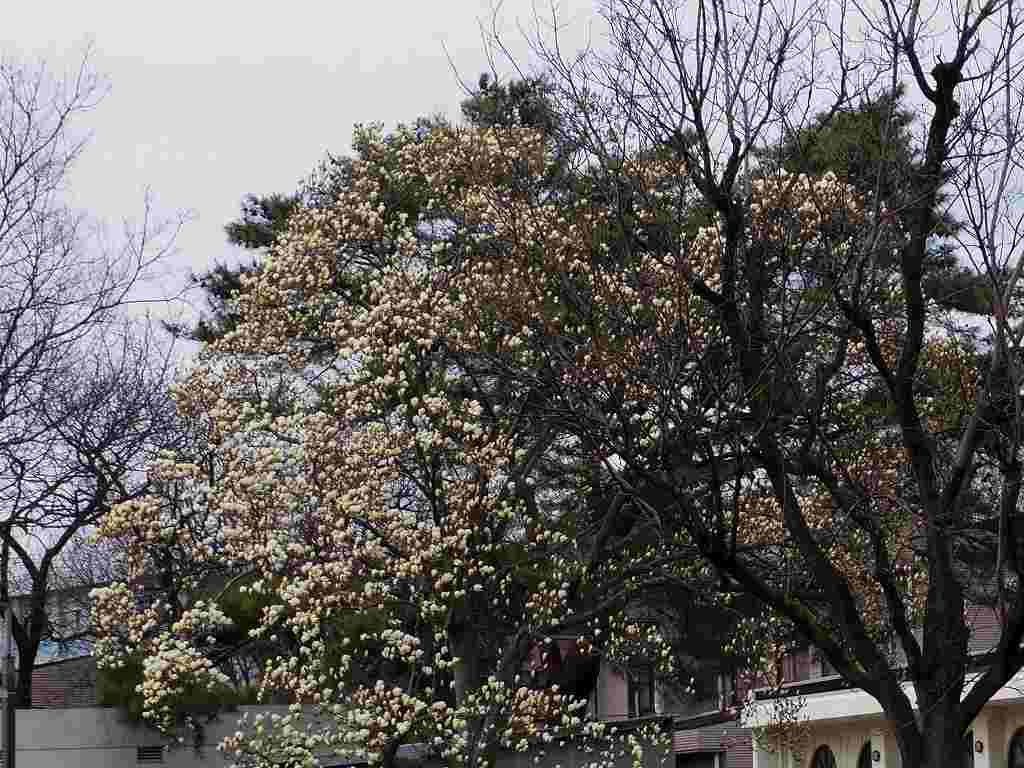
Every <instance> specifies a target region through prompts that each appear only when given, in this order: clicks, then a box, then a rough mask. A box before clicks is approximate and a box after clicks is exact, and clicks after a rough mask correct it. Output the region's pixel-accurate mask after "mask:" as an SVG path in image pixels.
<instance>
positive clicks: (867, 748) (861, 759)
mask: <svg viewBox="0 0 1024 768" xmlns="http://www.w3.org/2000/svg"><path fill="white" fill-rule="evenodd" d="M857 768H871V742H870V741H865V742H864V746H863V747H861V748H860V755H859V756H858V757H857Z"/></svg>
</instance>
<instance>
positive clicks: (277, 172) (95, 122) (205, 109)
mask: <svg viewBox="0 0 1024 768" xmlns="http://www.w3.org/2000/svg"><path fill="white" fill-rule="evenodd" d="M535 6H536V9H537V11H538V12H540V13H541V14H545V15H546V17H547V18H550V15H551V5H550V3H549V2H548V1H547V0H536V3H533V2H531V0H506V1H505V2H504V3H503V4H502V5H501V7H500V8H499V10H498V18H499V19H500V25H501V29H502V30H503V36H504V38H505V39H506V41H507V42H508V43H510V44H511V45H512V47H514V49H515V50H516V51H517V56H519V57H520V58H521V60H522V61H523V62H526V63H529V54H528V48H527V46H526V44H525V42H524V39H523V35H522V33H521V32H520V31H518V30H517V24H518V25H522V26H523V27H524V28H529V29H533V18H534V7H535ZM492 7H493V6H492V3H490V2H488V0H319V1H318V0H290V2H281V0H277V1H275V2H267V1H265V0H255V1H253V0H250V1H249V2H244V3H243V2H238V1H237V0H206V1H205V2H198V1H197V0H180V1H179V2H177V3H166V2H165V3H156V2H138V0H136V1H135V2H128V1H127V0H88V1H83V0H35V1H34V2H27V3H16V4H11V6H10V7H8V8H5V13H4V25H3V29H2V30H0V51H2V52H3V54H4V55H6V56H12V57H15V58H17V59H21V60H27V61H34V60H38V59H45V61H46V62H47V65H48V67H49V68H50V69H51V70H52V71H55V72H60V73H63V72H64V71H66V70H67V69H69V68H73V67H75V66H76V64H77V62H78V61H79V60H80V58H81V54H82V51H83V50H84V49H85V47H86V45H87V44H89V43H91V44H92V48H93V57H92V61H93V64H94V68H95V69H96V70H97V71H98V72H99V73H101V74H103V75H104V76H105V77H106V78H107V79H108V81H109V85H110V92H109V94H108V95H107V96H106V98H105V99H104V100H103V102H102V103H101V104H100V106H99V107H98V108H97V109H96V110H95V111H93V112H92V113H90V114H88V115H86V116H85V117H84V118H83V120H82V121H80V123H79V128H81V129H83V130H87V131H89V132H91V134H92V139H91V142H90V145H89V147H88V149H87V150H86V153H85V155H84V156H83V157H82V159H81V160H80V161H79V163H78V164H77V166H76V167H75V169H74V171H73V172H72V176H71V189H70V194H71V200H72V202H73V204H75V205H76V206H79V207H81V208H83V209H86V210H88V211H89V212H90V213H92V214H93V215H95V216H96V217H98V218H99V219H101V220H103V221H105V222H107V223H108V224H111V225H118V224H119V222H121V221H122V220H124V219H125V218H126V217H131V216H137V215H138V214H139V213H140V211H141V208H142V199H143V196H144V194H145V191H146V190H147V189H149V190H150V191H151V192H152V194H153V196H154V199H155V203H156V208H157V212H158V213H160V214H163V215H164V216H165V217H166V216H173V215H174V214H176V213H178V212H182V211H191V212H192V214H193V219H192V221H191V222H190V223H189V224H187V225H186V227H185V229H184V230H183V231H182V233H181V235H180V237H179V239H178V253H177V256H176V257H175V261H174V263H173V265H172V266H173V269H174V271H175V274H176V275H179V276H180V280H177V282H178V284H179V285H180V283H181V282H183V281H184V276H185V275H186V274H187V273H188V271H189V270H190V269H193V270H202V269H203V268H205V267H206V266H208V265H210V264H212V263H213V262H214V261H215V260H218V259H219V260H225V259H228V260H230V259H231V258H232V252H231V250H230V249H229V248H228V247H227V245H226V244H225V241H224V235H223V226H224V224H225V223H226V222H227V221H229V220H230V219H232V218H233V217H235V216H236V215H237V212H238V204H239V202H240V200H241V198H242V197H243V196H244V195H245V194H247V193H250V192H254V193H270V192H291V191H293V190H294V189H295V188H296V186H297V183H298V181H299V180H300V179H302V178H304V177H305V176H306V175H307V174H308V173H309V172H310V171H311V170H312V169H313V167H314V166H315V165H316V163H317V162H318V161H319V160H320V159H321V158H323V157H324V154H325V152H327V151H328V150H330V151H331V152H332V153H335V154H343V153H346V152H347V151H348V149H349V145H350V140H351V128H352V124H353V123H356V122H375V121H380V122H383V123H384V124H385V125H386V126H391V125H394V124H395V123H397V122H399V121H410V120H413V119H415V118H416V117H418V116H420V115H424V114H429V113H436V112H443V113H445V114H447V115H449V116H450V117H453V118H455V117H457V115H458V105H459V102H460V100H461V99H462V98H463V93H462V91H461V89H460V86H459V84H458V81H457V79H456V76H455V74H454V73H453V71H452V64H454V66H455V67H456V68H457V70H458V73H459V75H461V76H462V77H463V78H464V79H465V80H466V81H467V82H470V83H475V82H476V80H477V78H478V76H479V74H480V73H481V72H482V71H484V70H485V69H487V68H488V66H487V60H486V56H485V51H484V43H483V40H482V37H481V32H480V26H479V25H480V23H481V22H483V23H485V24H488V25H489V24H490V19H491V17H492ZM595 10H596V6H595V2H594V0H560V2H559V3H558V16H559V18H560V19H562V20H563V21H564V22H566V23H567V25H568V27H567V28H566V30H565V31H564V32H563V36H564V37H563V39H564V40H565V41H567V43H568V45H570V46H572V47H573V48H576V47H579V46H580V45H582V44H584V43H585V41H586V40H587V38H588V35H589V36H592V37H593V42H594V43H595V44H600V42H602V41H601V40H600V39H599V32H597V31H595V30H599V29H600V24H599V23H598V22H597V21H595V20H594V12H595ZM445 46H447V49H448V52H449V54H450V56H451V59H452V62H451V64H450V63H449V61H448V59H447V58H446V54H445ZM499 65H500V66H499V71H500V70H501V69H502V68H503V69H504V70H505V72H508V71H509V70H508V66H507V64H506V63H505V62H504V61H500V62H499ZM176 279H177V278H172V279H171V282H174V281H175V280H176ZM175 287H176V286H175Z"/></svg>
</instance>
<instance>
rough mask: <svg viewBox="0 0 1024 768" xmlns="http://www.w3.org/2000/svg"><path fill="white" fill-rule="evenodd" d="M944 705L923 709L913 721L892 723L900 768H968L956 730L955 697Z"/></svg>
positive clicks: (961, 737) (957, 697)
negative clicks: (898, 752) (898, 751)
mask: <svg viewBox="0 0 1024 768" xmlns="http://www.w3.org/2000/svg"><path fill="white" fill-rule="evenodd" d="M953 698H954V699H956V701H953V702H951V703H948V704H944V702H941V701H940V702H938V703H937V704H936V705H933V706H932V707H930V708H929V707H927V706H925V707H924V710H925V711H924V712H923V714H919V715H918V718H917V722H915V723H910V724H902V723H898V722H893V727H894V729H895V731H896V743H897V744H898V745H899V750H900V760H901V764H902V768H968V766H969V765H970V763H969V762H968V758H969V754H968V752H967V748H966V747H965V746H964V734H962V733H960V731H959V721H960V718H959V713H958V711H957V710H958V709H959V701H958V699H959V695H958V694H957V695H955V696H954V697H953Z"/></svg>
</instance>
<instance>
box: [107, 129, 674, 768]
mask: <svg viewBox="0 0 1024 768" xmlns="http://www.w3.org/2000/svg"><path fill="white" fill-rule="evenodd" d="M359 141H360V142H361V145H362V146H363V148H364V149H363V155H364V156H363V158H362V159H360V160H359V161H357V162H355V163H354V164H353V166H352V168H351V179H350V181H349V183H348V184H347V186H346V187H345V189H344V190H343V191H342V192H341V193H340V195H339V196H338V198H337V200H336V201H335V203H334V204H333V205H331V206H329V207H318V208H310V209H306V210H303V211H300V212H299V213H297V214H296V215H294V216H293V217H292V221H291V224H290V227H289V230H288V232H287V234H286V235H285V236H283V237H282V238H280V239H279V240H278V242H277V244H276V245H275V247H274V248H273V250H272V252H271V254H270V257H269V258H268V260H267V262H266V263H265V264H264V265H263V268H262V270H261V271H260V273H259V274H258V275H257V276H255V277H253V278H251V279H250V280H248V281H247V282H246V284H245V291H244V293H243V294H242V295H241V296H240V298H239V307H238V310H239V311H238V314H239V316H240V317H242V318H243V320H242V321H241V323H240V324H239V326H238V328H237V330H235V331H233V332H231V333H229V334H228V335H226V336H225V337H224V338H223V339H221V340H219V341H217V342H215V343H214V344H212V345H211V346H210V348H209V349H208V350H207V352H206V353H205V360H206V364H205V365H201V366H199V367H198V368H197V369H196V370H195V371H194V372H193V374H192V375H191V376H190V378H189V379H188V380H187V381H186V382H184V383H183V384H182V385H181V386H180V387H178V389H177V390H176V393H175V394H176V397H177V401H178V405H179V409H180V410H181V412H182V415H183V416H184V417H185V418H187V419H189V420H192V421H193V422H199V423H203V424H205V425H206V433H207V434H208V442H209V444H210V446H213V447H215V449H216V450H215V460H214V461H213V463H212V465H207V466H204V465H203V464H201V463H195V462H189V461H184V460H181V459H180V458H179V459H175V458H173V457H168V458H167V459H166V460H164V461H162V462H160V463H158V464H156V465H154V466H153V467H152V469H151V475H152V476H153V478H154V480H155V482H158V483H162V484H163V485H162V486H161V487H162V488H163V489H164V492H163V493H162V494H158V495H153V496H151V497H148V498H146V499H142V500H139V501H138V502H134V503H131V504H126V505H122V506H121V507H119V508H117V509H115V510H114V511H112V512H111V513H110V514H108V515H107V516H106V518H105V520H104V524H103V528H102V533H103V534H104V535H106V536H110V537H117V538H120V539H123V540H125V541H127V542H128V543H129V547H130V553H131V554H130V568H131V570H132V572H133V573H134V574H135V575H136V576H137V577H138V579H140V582H139V583H142V584H147V583H151V582H155V584H156V586H157V587H158V588H157V589H151V590H150V594H152V595H156V594H158V593H159V597H158V598H157V599H146V598H145V597H144V598H143V599H142V600H141V601H140V600H138V599H136V598H135V597H134V596H133V591H132V589H131V588H130V587H129V586H128V585H125V584H117V585H112V586H110V587H108V588H105V589H101V590H97V591H96V592H95V593H94V597H95V600H96V608H95V611H96V614H97V617H98V621H99V622H100V623H101V629H102V640H101V642H100V644H99V646H98V656H99V658H100V663H101V666H103V667H106V668H107V669H108V670H111V669H117V668H118V667H128V666H133V665H134V666H135V667H141V674H142V683H141V685H140V687H139V690H140V693H141V695H142V697H143V714H144V716H146V717H147V718H149V719H150V720H152V721H153V722H154V723H156V724H157V725H159V726H160V727H162V728H163V729H165V730H168V731H171V730H174V729H175V728H176V727H177V726H179V725H181V722H180V721H181V718H182V715H183V710H182V708H181V706H180V704H181V701H182V700H183V699H189V698H191V697H193V695H194V694H195V692H196V691H203V690H205V691H208V692H209V693H210V695H211V696H216V695H217V692H218V691H222V690H223V689H224V688H230V687H232V686H236V685H237V684H238V679H239V678H238V674H237V673H238V668H237V664H238V663H241V664H242V666H246V665H249V666H251V665H253V664H254V663H255V664H256V667H257V668H258V673H257V674H256V678H257V679H258V685H259V689H260V693H261V695H262V696H263V697H264V698H265V699H266V700H284V701H288V702H290V703H292V704H293V708H292V710H291V714H289V715H288V716H286V717H283V718H281V719H278V720H276V721H266V720H263V721H260V722H259V723H256V724H253V727H252V728H251V729H248V730H244V729H243V730H241V731H240V732H239V734H238V735H237V736H236V737H234V738H231V739H228V741H227V743H226V744H225V745H224V746H225V748H226V749H227V750H229V751H230V752H232V753H234V754H235V755H236V756H237V757H238V759H239V760H240V761H241V762H242V763H246V764H255V765H266V764H271V763H274V762H275V761H280V760H283V759H297V760H303V759H306V758H307V757H309V756H310V755H312V754H314V753H316V752H318V751H321V752H322V751H338V750H362V751H365V752H366V753H367V754H368V755H369V756H370V757H371V759H373V760H383V761H385V762H391V761H393V760H394V759H395V755H396V752H397V748H398V747H399V746H400V745H401V744H403V743H424V744H426V745H428V746H429V747H430V748H432V749H434V750H435V751H436V752H437V753H438V754H439V755H440V756H441V757H442V758H444V759H446V760H448V761H449V762H451V763H453V764H476V763H478V762H481V761H487V760H489V759H490V758H491V757H492V756H493V754H494V750H495V749H496V748H498V747H505V748H516V749H526V748H528V747H530V746H531V745H534V744H540V745H543V744H544V743H546V742H550V741H552V740H554V739H555V738H558V739H564V738H566V737H568V736H571V735H580V734H585V735H590V736H596V735H599V734H600V728H599V727H598V726H588V725H585V724H584V722H583V714H584V713H583V708H584V706H585V701H584V700H579V699H576V698H574V696H573V695H572V694H571V692H570V691H569V690H563V689H562V688H561V687H560V686H559V685H557V684H554V683H552V684H550V685H545V684H543V682H542V681H541V680H540V676H539V675H534V674H531V670H530V664H531V659H533V660H536V659H537V657H538V655H539V656H540V657H541V658H543V655H544V653H545V648H548V647H550V646H549V644H550V643H552V642H553V640H552V639H553V637H554V636H555V635H558V634H561V635H565V634H569V635H571V636H573V637H576V638H578V640H577V647H578V652H579V653H580V654H583V655H586V654H590V653H594V652H597V651H598V650H601V649H605V648H607V649H608V650H609V651H610V652H614V653H615V654H617V655H618V656H619V657H621V658H624V659H626V658H629V657H630V656H636V655H637V654H639V653H643V654H644V656H645V658H646V659H647V660H650V659H651V658H652V657H653V660H655V661H657V662H659V663H660V664H661V666H662V667H663V668H664V669H665V670H668V669H669V668H670V667H671V657H670V655H669V652H668V646H667V644H666V643H665V642H664V641H663V640H662V639H661V637H660V635H659V634H658V633H657V632H656V631H655V630H654V628H653V627H651V626H650V625H643V626H641V625H640V624H638V623H636V622H635V621H632V620H627V619H628V617H629V616H631V615H633V614H630V613H625V611H626V610H627V608H628V607H629V605H630V603H631V596H633V595H634V594H635V593H636V590H637V588H638V585H639V583H638V582H636V581H635V580H634V579H633V577H632V575H631V574H629V573H626V572H624V571H623V570H622V569H619V568H609V569H603V568H601V567H596V566H595V563H594V562H593V554H594V553H593V552H591V551H590V548H589V547H590V541H591V540H592V539H593V538H594V537H593V536H589V537H588V534H587V531H588V530H589V529H592V528H595V527H596V525H597V524H598V523H600V521H597V523H595V522H593V521H589V520H587V518H586V514H585V509H584V506H585V505H583V504H581V502H580V499H581V498H582V496H581V494H582V493H583V491H585V489H582V488H581V487H580V485H579V482H578V477H577V475H578V474H579V472H578V471H577V470H579V471H583V470H582V469H580V468H581V467H582V468H584V469H585V468H588V467H589V468H590V469H589V470H587V471H591V472H592V471H593V467H594V466H595V462H596V464H597V466H600V465H601V463H602V460H601V459H595V458H594V455H593V451H592V449H591V447H590V446H587V445H583V444H581V443H580V442H579V441H578V440H577V439H574V438H573V437H572V435H571V434H569V433H567V432H565V431H564V430H560V429H558V428H557V425H554V424H552V423H551V422H550V420H549V419H548V418H547V417H546V416H543V415H541V414H533V413H531V406H530V392H531V389H532V388H531V387H530V386H528V385H527V386H524V385H522V384H519V383H516V382H514V381H505V380H503V379H501V378H499V377H496V376H495V375H494V374H493V373H491V372H489V371H488V370H487V368H486V367H480V364H482V363H484V362H486V361H489V360H490V359H491V358H492V357H493V356H494V355H498V356H502V357H507V359H508V361H509V363H510V364H514V365H517V366H518V365H524V364H528V365H533V364H534V363H535V362H539V360H538V359H537V358H535V357H534V353H533V352H531V350H530V349H529V347H528V345H527V344H526V343H525V342H526V341H527V339H528V338H529V334H530V333H531V331H530V329H529V327H528V326H529V325H531V324H532V323H534V322H535V318H536V317H540V316H542V313H541V310H542V306H541V304H542V303H543V302H544V298H543V291H544V290H547V288H545V287H543V286H541V285H539V284H535V283H536V281H537V280H538V279H540V278H541V276H542V275H543V274H544V272H543V269H544V267H543V266H542V265H536V266H531V265H530V264H529V263H528V261H522V260H523V259H528V257H529V256H530V253H533V252H534V249H533V248H532V247H531V249H530V250H529V253H528V252H527V251H526V250H522V249H520V248H519V246H518V245H517V243H518V242H519V237H520V233H517V232H515V231H513V230H509V229H507V228H506V226H505V224H503V223H501V219H498V218H495V212H496V210H497V209H496V207H495V206H496V205H498V204H502V205H507V206H508V207H507V210H508V212H509V213H513V212H514V211H519V212H520V213H521V214H524V215H528V220H527V221H524V222H523V224H524V226H526V227H528V230H529V232H530V233H535V232H540V231H542V230H547V231H548V236H549V237H550V238H551V240H550V242H551V243H552V244H555V243H562V245H561V246H559V247H560V248H561V250H560V252H558V253H555V252H552V257H553V258H556V259H558V260H559V262H560V263H561V262H563V261H564V263H565V264H566V265H568V264H569V262H571V261H573V260H574V259H577V258H586V259H589V258H591V255H592V254H591V253H590V251H591V249H592V248H593V247H594V245H595V243H594V242H593V238H594V237H596V236H597V228H598V227H601V226H604V225H605V224H604V222H605V220H606V215H605V214H603V213H601V212H600V211H599V210H596V209H595V210H593V211H588V209H587V208H585V207H583V206H582V205H581V208H580V210H579V212H578V215H579V217H580V218H579V219H578V223H574V222H570V221H566V220H563V221H562V222H561V223H558V218H559V214H558V212H557V210H556V209H555V208H553V207H552V208H547V207H544V206H541V207H539V208H537V209H536V210H531V209H530V206H531V205H532V204H533V203H535V202H536V199H535V196H534V194H533V192H532V191H531V190H529V188H528V187H529V185H530V184H531V183H532V182H533V181H534V180H536V179H539V178H540V177H539V176H538V174H542V173H544V171H545V169H546V165H547V160H548V151H547V149H546V147H545V144H544V142H543V137H542V136H541V135H540V134H539V133H537V132H535V131H530V130H525V129H518V130H505V129H494V130H486V131H458V130H451V129H445V128H438V129H436V130H435V131H433V132H431V133H429V134H427V135H425V136H423V135H417V134H415V133H412V132H405V133H401V132H400V133H399V134H396V135H394V136H391V137H388V138H387V139H385V138H384V137H383V136H381V135H379V134H377V133H374V132H372V131H370V132H365V133H363V134H361V135H360V137H359ZM518 184H523V185H526V186H524V187H523V189H522V191H517V187H516V186H515V185H518ZM389 195H392V196H395V195H399V196H400V197H397V198H396V197H391V198H390V199H389V197H388V196H389ZM396 199H400V200H401V201H402V202H403V204H402V205H398V204H396V202H395V200H396ZM576 215H577V214H575V213H574V217H575V216H576ZM576 226H580V227H582V230H581V234H582V235H583V238H584V239H583V240H582V241H581V240H579V239H578V238H574V237H573V234H572V231H573V228H574V227H576ZM522 234H526V233H525V232H524V233H522ZM529 236H531V237H532V236H533V235H532V234H531V235H529ZM507 248H511V249H512V250H510V251H509V252H508V253H507V254H504V255H503V254H502V251H505V250H506V249H507ZM516 264H521V267H518V268H517V267H516V266H515V265H516ZM506 265H507V266H508V267H509V268H510V269H513V270H516V269H522V270H523V274H522V276H521V277H520V278H516V279H517V280H519V281H520V282H521V284H522V286H523V287H524V288H527V287H529V291H530V292H529V294H523V295H522V296H521V298H523V299H524V300H527V301H529V302H530V303H531V307H532V308H531V307H526V308H521V309H520V308H516V307H515V306H514V305H512V304H509V303H507V302H506V300H505V299H506V298H507V297H506V296H505V294H504V293H503V290H502V289H501V288H500V286H498V285H496V284H494V283H493V282H492V281H491V279H490V278H489V275H491V274H497V273H500V271H501V270H502V269H503V268H504V266H506ZM495 270H497V273H496V272H495ZM510 274H511V273H510ZM550 274H551V276H556V274H557V273H555V272H551V273H550ZM546 279H547V278H544V280H546ZM606 289H607V290H616V289H615V287H614V286H613V285H612V284H611V283H609V284H608V286H607V288H606ZM467 291H470V292H472V295H470V294H467V293H466V292H467ZM530 318H534V319H530ZM477 361H480V363H478V362H477ZM486 365H490V363H489V362H486ZM213 465H215V468H214V469H213V470H212V471H211V466H213ZM200 594H201V595H203V596H204V597H203V599H202V600H197V599H196V596H197V595H200ZM239 595H241V596H243V598H244V599H245V600H247V601H249V603H250V605H255V606H258V615H257V616H256V617H255V620H254V621H253V624H252V626H251V627H250V628H249V631H248V633H247V635H248V636H247V637H246V638H244V639H242V640H241V642H237V641H238V640H239V638H238V637H237V634H238V633H237V629H238V627H237V626H235V627H232V625H233V624H236V625H237V621H235V620H234V619H233V618H232V615H231V614H232V610H229V609H227V608H226V607H225V606H224V605H223V603H224V601H225V600H229V601H237V600H238V599H239ZM613 630H614V631H613ZM232 643H233V644H232ZM257 646H258V647H259V649H260V650H259V652H258V653H252V651H253V649H254V648H255V647H257ZM239 648H241V649H242V652H239ZM229 656H230V657H231V658H232V661H231V662H229V661H228V657H229ZM240 659H241V660H243V661H241V662H239V660H240ZM233 665H235V666H233ZM547 677H548V681H547V682H548V683H551V676H550V675H549V676H547ZM189 717H190V720H189V722H188V724H190V725H193V726H194V727H195V726H197V725H200V724H199V723H197V722H196V720H195V718H194V717H191V716H189ZM626 746H628V747H629V748H630V749H632V748H633V746H634V745H632V744H627V745H626Z"/></svg>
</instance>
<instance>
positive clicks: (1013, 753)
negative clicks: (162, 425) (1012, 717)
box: [1006, 728, 1024, 768]
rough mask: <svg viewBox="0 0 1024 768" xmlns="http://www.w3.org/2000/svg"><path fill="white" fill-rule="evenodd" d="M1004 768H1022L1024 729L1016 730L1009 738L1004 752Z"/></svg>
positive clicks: (1023, 766)
mask: <svg viewBox="0 0 1024 768" xmlns="http://www.w3.org/2000/svg"><path fill="white" fill-rule="evenodd" d="M1006 768H1024V728H1018V729H1017V730H1016V731H1014V733H1013V736H1011V737H1010V745H1009V747H1008V748H1007V750H1006Z"/></svg>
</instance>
